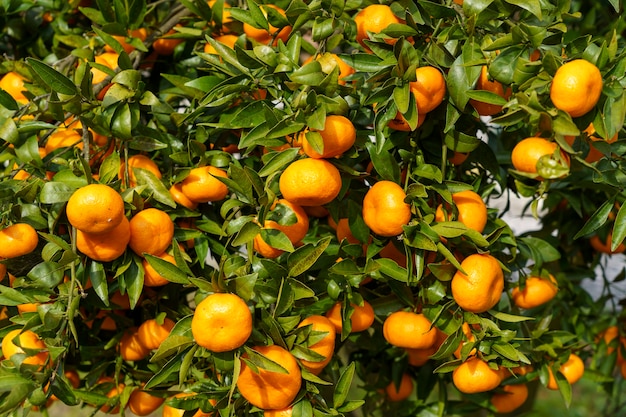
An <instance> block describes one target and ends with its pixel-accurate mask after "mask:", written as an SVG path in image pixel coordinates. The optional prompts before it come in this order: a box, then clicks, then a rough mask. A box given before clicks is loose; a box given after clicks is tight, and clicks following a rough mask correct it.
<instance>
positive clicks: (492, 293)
mask: <svg viewBox="0 0 626 417" xmlns="http://www.w3.org/2000/svg"><path fill="white" fill-rule="evenodd" d="M461 268H463V270H464V271H465V273H463V272H461V271H457V272H456V273H455V274H454V277H452V297H453V298H454V301H456V303H457V304H458V305H459V307H461V308H462V309H463V310H465V311H470V312H472V313H483V312H485V311H487V310H489V309H490V308H492V307H493V306H495V305H496V304H498V301H499V300H500V297H501V295H502V290H503V289H504V274H503V272H502V267H501V266H500V263H499V262H498V260H497V259H496V258H494V257H493V256H491V255H489V254H478V253H477V254H473V255H470V256H468V257H467V258H465V259H464V260H463V262H461Z"/></svg>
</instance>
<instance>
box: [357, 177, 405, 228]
mask: <svg viewBox="0 0 626 417" xmlns="http://www.w3.org/2000/svg"><path fill="white" fill-rule="evenodd" d="M405 198H406V193H405V192H404V189H403V188H402V187H400V186H399V185H398V184H396V183H395V182H393V181H388V180H381V181H378V182H377V183H376V184H374V185H373V186H372V187H371V188H370V189H369V190H368V191H367V193H366V194H365V198H364V199H363V220H364V221H365V224H366V225H367V226H368V227H369V228H370V229H371V230H372V232H374V233H376V234H377V235H379V236H397V235H399V234H400V233H402V226H404V225H406V224H407V223H408V222H409V220H411V206H410V205H408V204H407V203H405V202H404V199H405Z"/></svg>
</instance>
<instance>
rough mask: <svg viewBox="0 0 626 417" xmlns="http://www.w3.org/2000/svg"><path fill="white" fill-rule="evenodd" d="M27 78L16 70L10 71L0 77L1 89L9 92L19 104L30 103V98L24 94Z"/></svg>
mask: <svg viewBox="0 0 626 417" xmlns="http://www.w3.org/2000/svg"><path fill="white" fill-rule="evenodd" d="M24 81H26V79H25V78H24V77H22V76H21V75H20V74H18V73H17V72H15V71H10V72H7V73H6V74H4V76H2V78H0V89H2V90H4V91H6V92H7V93H9V95H10V96H11V97H13V99H14V100H15V101H17V102H18V103H19V104H26V103H28V99H27V98H26V96H25V95H24V91H26V88H25V87H24Z"/></svg>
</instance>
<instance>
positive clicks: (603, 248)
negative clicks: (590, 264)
mask: <svg viewBox="0 0 626 417" xmlns="http://www.w3.org/2000/svg"><path fill="white" fill-rule="evenodd" d="M612 240H613V234H612V233H610V232H609V233H608V234H607V236H606V240H605V241H604V242H603V241H602V240H600V236H598V235H593V236H591V237H590V238H589V244H590V245H591V247H592V248H594V249H595V250H596V251H597V252H600V253H606V254H607V255H613V254H616V253H622V252H624V251H626V245H624V242H622V243H620V244H619V245H617V248H615V250H612V249H611V241H612Z"/></svg>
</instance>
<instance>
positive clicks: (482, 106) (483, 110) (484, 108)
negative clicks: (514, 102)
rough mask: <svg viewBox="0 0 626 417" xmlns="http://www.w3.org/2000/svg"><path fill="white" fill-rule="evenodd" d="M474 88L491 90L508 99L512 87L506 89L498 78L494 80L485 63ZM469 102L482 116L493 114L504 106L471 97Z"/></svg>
mask: <svg viewBox="0 0 626 417" xmlns="http://www.w3.org/2000/svg"><path fill="white" fill-rule="evenodd" d="M474 89H475V90H485V91H490V92H492V93H495V94H497V95H499V96H500V97H502V98H504V99H507V100H508V99H509V97H511V89H510V88H507V89H506V90H505V88H504V86H503V85H502V83H500V82H499V81H496V80H493V81H492V80H490V79H489V69H488V68H487V66H486V65H483V67H482V69H481V71H480V77H478V81H477V82H476V86H475V87H474ZM469 102H470V104H471V105H472V107H474V109H476V112H478V114H479V115H481V116H492V115H494V114H496V113H500V112H501V111H502V106H498V105H496V104H488V103H483V102H481V101H477V100H473V99H470V101H469Z"/></svg>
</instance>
